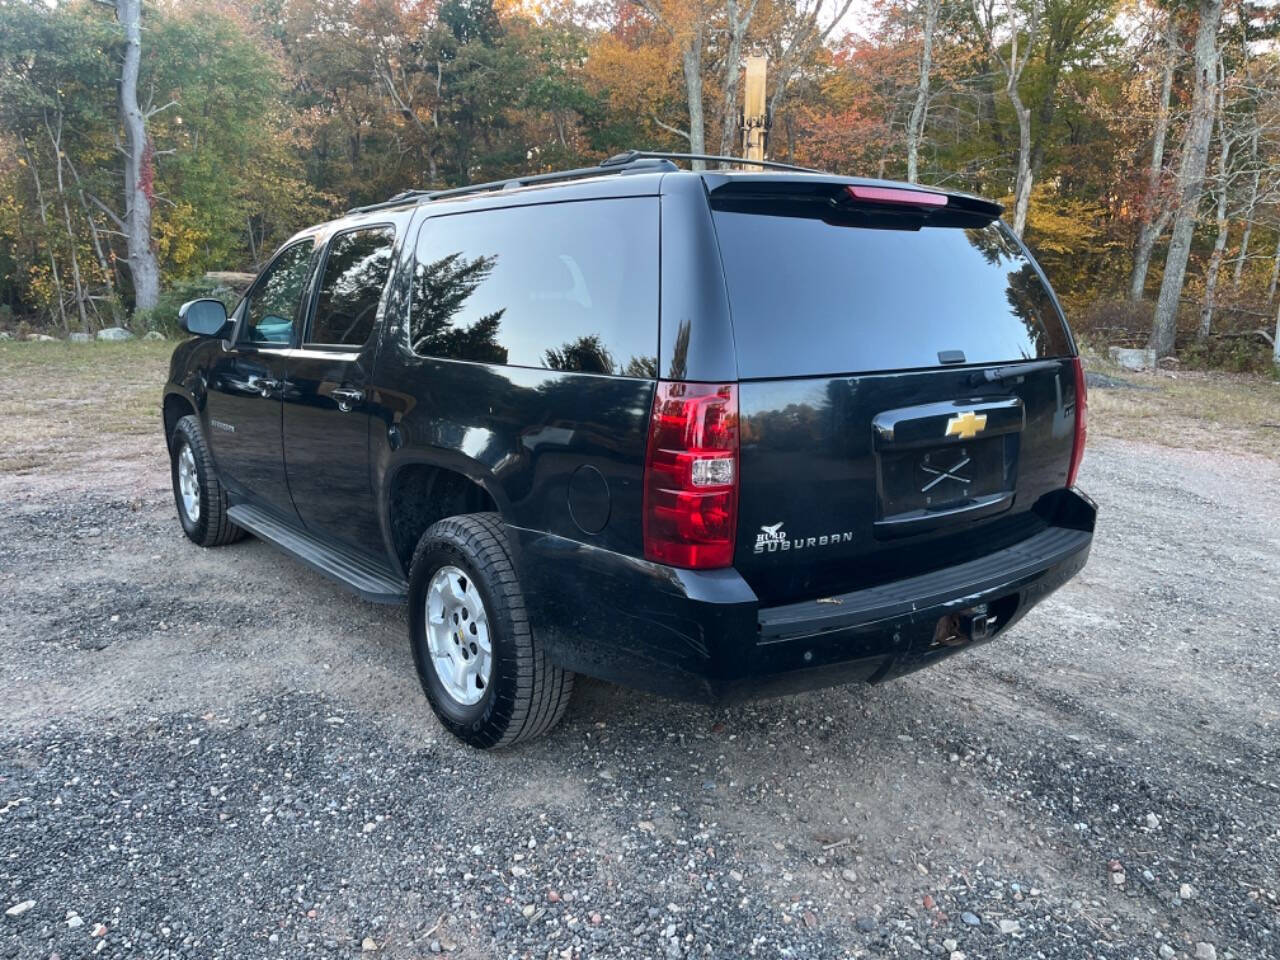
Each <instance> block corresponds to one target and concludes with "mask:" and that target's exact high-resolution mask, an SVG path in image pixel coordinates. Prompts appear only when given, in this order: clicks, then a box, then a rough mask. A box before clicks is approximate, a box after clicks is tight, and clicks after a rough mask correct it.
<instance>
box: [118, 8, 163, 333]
mask: <svg viewBox="0 0 1280 960" xmlns="http://www.w3.org/2000/svg"><path fill="white" fill-rule="evenodd" d="M116 16H117V18H119V20H120V25H121V26H122V27H124V37H125V50H124V64H123V66H122V67H121V70H120V122H121V124H122V125H123V126H124V154H125V157H124V205H125V210H124V222H125V239H126V242H127V244H128V252H129V272H130V274H131V275H132V276H133V296H134V307H135V309H138V310H150V309H151V308H152V307H154V306H155V305H156V301H157V300H158V299H159V297H160V267H159V265H158V264H157V263H156V252H155V250H154V249H153V248H152V246H151V189H152V182H153V178H154V176H155V169H154V162H155V161H154V156H153V152H152V149H151V143H150V141H149V140H148V139H147V124H146V117H145V116H144V115H143V113H142V109H141V107H139V106H138V67H139V64H140V62H141V60H142V23H141V20H142V0H116Z"/></svg>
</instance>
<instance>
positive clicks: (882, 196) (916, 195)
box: [845, 183, 947, 207]
mask: <svg viewBox="0 0 1280 960" xmlns="http://www.w3.org/2000/svg"><path fill="white" fill-rule="evenodd" d="M845 190H847V191H848V192H849V196H851V197H853V199H855V200H862V201H868V202H871V203H901V204H905V205H907V206H909V207H945V206H946V205H947V198H946V195H945V194H941V193H933V192H931V191H929V190H906V189H903V188H901V187H869V186H862V185H860V184H856V183H854V184H850V185H849V186H847V187H845Z"/></svg>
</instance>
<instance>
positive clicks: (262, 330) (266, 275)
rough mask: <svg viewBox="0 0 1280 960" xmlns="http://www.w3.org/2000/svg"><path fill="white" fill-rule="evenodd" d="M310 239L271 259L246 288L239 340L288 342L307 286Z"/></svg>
mask: <svg viewBox="0 0 1280 960" xmlns="http://www.w3.org/2000/svg"><path fill="white" fill-rule="evenodd" d="M314 246H315V244H314V241H312V240H311V239H307V240H303V241H302V242H301V243H296V244H294V245H293V246H292V247H289V248H288V249H287V250H285V251H284V252H283V253H281V254H280V255H279V256H278V257H276V258H275V260H274V261H272V263H271V266H269V267H267V269H266V270H265V271H264V272H263V274H262V276H260V277H258V281H257V282H256V283H255V284H254V285H253V289H252V290H250V291H249V297H248V303H246V304H245V312H244V334H243V336H242V339H243V340H246V341H248V342H249V343H275V344H279V343H290V342H292V340H293V328H294V325H295V324H296V323H297V322H298V312H299V309H300V308H301V306H302V292H303V291H304V290H305V289H306V286H307V276H308V274H309V272H310V266H311V252H312V249H313V248H314Z"/></svg>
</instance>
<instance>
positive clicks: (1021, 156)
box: [1009, 83, 1031, 237]
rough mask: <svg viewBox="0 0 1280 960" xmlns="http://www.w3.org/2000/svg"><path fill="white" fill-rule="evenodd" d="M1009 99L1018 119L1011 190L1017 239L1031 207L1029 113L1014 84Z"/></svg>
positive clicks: (1023, 228)
mask: <svg viewBox="0 0 1280 960" xmlns="http://www.w3.org/2000/svg"><path fill="white" fill-rule="evenodd" d="M1009 99H1010V100H1011V101H1013V110H1014V113H1015V114H1016V115H1017V117H1018V179H1017V181H1016V182H1015V183H1014V188H1013V232H1014V233H1015V234H1017V235H1018V236H1019V237H1021V236H1022V234H1023V231H1025V230H1026V229H1027V209H1028V208H1029V207H1030V206H1031V111H1030V109H1028V108H1027V107H1024V106H1023V105H1022V97H1021V96H1020V95H1019V94H1018V86H1017V84H1016V83H1011V84H1010V85H1009Z"/></svg>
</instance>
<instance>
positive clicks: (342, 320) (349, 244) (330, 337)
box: [312, 228, 392, 344]
mask: <svg viewBox="0 0 1280 960" xmlns="http://www.w3.org/2000/svg"><path fill="white" fill-rule="evenodd" d="M391 243H392V231H391V229H390V228H382V229H378V230H361V231H357V232H355V233H347V234H343V235H342V236H340V237H338V238H337V239H336V240H334V241H333V244H332V245H331V246H330V248H329V256H328V258H327V260H326V263H325V270H324V282H323V284H322V285H321V288H320V303H319V306H318V307H317V310H316V321H315V333H314V335H313V336H312V339H313V340H314V341H315V342H317V343H347V344H361V343H364V342H365V340H367V339H368V337H369V333H370V331H371V330H372V329H373V319H374V313H375V312H376V311H377V309H378V301H379V300H380V299H381V298H382V288H383V286H385V285H386V282H387V273H388V272H389V271H390V268H391Z"/></svg>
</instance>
